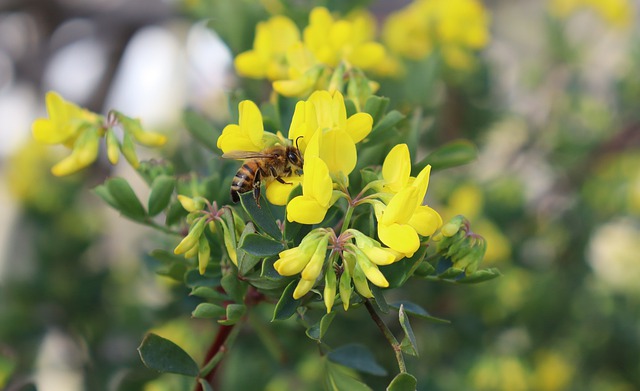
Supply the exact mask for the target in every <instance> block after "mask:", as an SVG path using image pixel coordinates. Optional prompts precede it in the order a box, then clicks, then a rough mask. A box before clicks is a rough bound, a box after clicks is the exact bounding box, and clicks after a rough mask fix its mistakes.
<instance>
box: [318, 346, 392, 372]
mask: <svg viewBox="0 0 640 391" xmlns="http://www.w3.org/2000/svg"><path fill="white" fill-rule="evenodd" d="M327 357H328V358H329V360H331V361H333V362H334V363H337V364H340V365H344V366H346V367H349V368H353V369H355V370H357V371H360V372H364V373H368V374H370V375H374V376H385V375H386V374H387V371H386V370H385V369H384V368H383V367H381V366H380V364H378V363H377V362H376V359H375V358H374V357H373V354H372V353H371V351H370V350H369V349H368V348H367V347H366V346H364V345H360V344H348V345H344V346H341V347H339V348H337V349H335V350H332V351H331V352H329V354H328V355H327Z"/></svg>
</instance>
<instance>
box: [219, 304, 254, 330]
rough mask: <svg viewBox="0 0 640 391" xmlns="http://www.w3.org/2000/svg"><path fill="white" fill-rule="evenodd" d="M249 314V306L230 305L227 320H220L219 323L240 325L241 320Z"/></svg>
mask: <svg viewBox="0 0 640 391" xmlns="http://www.w3.org/2000/svg"><path fill="white" fill-rule="evenodd" d="M246 312H247V306H245V305H244V304H229V305H227V318H226V319H220V320H218V323H220V324H222V325H225V326H231V325H233V324H236V323H238V321H239V320H240V318H242V317H243V316H244V314H245V313H246Z"/></svg>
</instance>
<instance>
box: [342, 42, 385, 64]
mask: <svg viewBox="0 0 640 391" xmlns="http://www.w3.org/2000/svg"><path fill="white" fill-rule="evenodd" d="M384 57H385V50H384V46H382V45H381V44H380V43H378V42H366V43H364V44H362V45H358V46H356V47H355V49H354V50H353V51H352V52H351V53H350V54H349V56H348V57H347V59H348V60H349V62H350V63H352V64H353V65H354V66H355V67H357V68H361V69H371V68H374V67H376V66H377V65H378V63H380V62H381V61H382V60H383V59H384Z"/></svg>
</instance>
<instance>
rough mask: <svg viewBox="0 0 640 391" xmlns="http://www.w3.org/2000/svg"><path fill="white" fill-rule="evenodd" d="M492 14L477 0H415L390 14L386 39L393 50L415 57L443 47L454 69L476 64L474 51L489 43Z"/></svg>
mask: <svg viewBox="0 0 640 391" xmlns="http://www.w3.org/2000/svg"><path fill="white" fill-rule="evenodd" d="M488 24H489V16H488V14H487V11H486V9H485V8H484V7H483V6H482V3H480V2H479V1H477V0H416V1H414V2H413V3H411V4H409V5H408V6H407V7H405V8H403V9H401V10H399V11H397V12H395V13H393V14H391V15H389V17H388V18H387V20H386V22H385V25H384V28H383V33H382V36H383V40H384V42H385V43H386V45H387V47H389V48H390V49H391V50H392V51H393V52H395V53H397V54H399V55H401V56H404V57H407V58H409V59H413V60H419V59H421V58H424V57H426V56H427V55H429V54H431V53H432V52H433V51H434V49H435V48H436V47H440V48H441V49H442V53H443V58H444V60H445V62H446V63H447V64H448V65H449V66H451V67H452V68H455V69H467V68H469V67H470V66H471V65H472V64H473V57H472V56H471V53H472V52H473V51H474V50H478V49H482V48H483V47H485V46H486V45H487V43H488V42H489V28H488Z"/></svg>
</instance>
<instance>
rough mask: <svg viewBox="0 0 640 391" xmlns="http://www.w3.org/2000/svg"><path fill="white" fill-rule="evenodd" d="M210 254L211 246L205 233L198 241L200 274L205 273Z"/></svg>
mask: <svg viewBox="0 0 640 391" xmlns="http://www.w3.org/2000/svg"><path fill="white" fill-rule="evenodd" d="M210 256H211V247H210V246H209V241H208V240H207V238H206V237H205V236H204V235H202V236H201V237H200V241H199V243H198V271H199V272H200V275H202V274H204V272H205V270H207V265H208V264H209V257H210Z"/></svg>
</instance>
